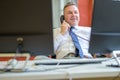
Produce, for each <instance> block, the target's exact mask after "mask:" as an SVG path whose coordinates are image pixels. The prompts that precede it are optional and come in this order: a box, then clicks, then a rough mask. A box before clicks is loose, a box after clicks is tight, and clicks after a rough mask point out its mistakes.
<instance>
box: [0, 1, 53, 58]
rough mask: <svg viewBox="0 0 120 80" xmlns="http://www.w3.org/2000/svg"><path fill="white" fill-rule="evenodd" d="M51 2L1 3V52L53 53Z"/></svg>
mask: <svg viewBox="0 0 120 80" xmlns="http://www.w3.org/2000/svg"><path fill="white" fill-rule="evenodd" d="M52 26H53V24H52V0H0V53H15V52H20V53H26V52H27V53H30V54H31V55H35V56H36V55H49V54H52V53H53V31H52V30H53V29H52Z"/></svg>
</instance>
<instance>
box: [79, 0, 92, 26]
mask: <svg viewBox="0 0 120 80" xmlns="http://www.w3.org/2000/svg"><path fill="white" fill-rule="evenodd" d="M78 9H79V11H80V23H79V25H80V26H89V27H91V21H92V10H93V0H78Z"/></svg>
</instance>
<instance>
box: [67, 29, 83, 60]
mask: <svg viewBox="0 0 120 80" xmlns="http://www.w3.org/2000/svg"><path fill="white" fill-rule="evenodd" d="M73 29H75V28H74V27H71V28H70V32H69V33H70V35H71V38H72V40H73V43H74V45H75V47H76V56H78V55H79V56H80V58H83V57H84V55H83V52H82V48H81V45H80V43H79V41H78V38H77V36H76V34H75V33H74V32H73Z"/></svg>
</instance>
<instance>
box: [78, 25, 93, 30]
mask: <svg viewBox="0 0 120 80" xmlns="http://www.w3.org/2000/svg"><path fill="white" fill-rule="evenodd" d="M79 28H80V29H85V30H91V27H89V26H79Z"/></svg>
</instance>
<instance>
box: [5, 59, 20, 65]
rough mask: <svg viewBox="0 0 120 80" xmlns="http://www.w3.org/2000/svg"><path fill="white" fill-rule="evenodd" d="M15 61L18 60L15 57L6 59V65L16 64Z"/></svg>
mask: <svg viewBox="0 0 120 80" xmlns="http://www.w3.org/2000/svg"><path fill="white" fill-rule="evenodd" d="M17 63H18V61H17V60H16V59H10V60H8V62H7V65H10V66H15V65H17Z"/></svg>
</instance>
